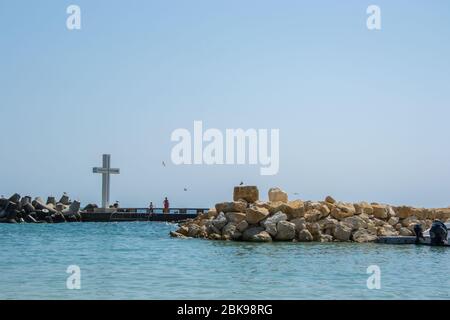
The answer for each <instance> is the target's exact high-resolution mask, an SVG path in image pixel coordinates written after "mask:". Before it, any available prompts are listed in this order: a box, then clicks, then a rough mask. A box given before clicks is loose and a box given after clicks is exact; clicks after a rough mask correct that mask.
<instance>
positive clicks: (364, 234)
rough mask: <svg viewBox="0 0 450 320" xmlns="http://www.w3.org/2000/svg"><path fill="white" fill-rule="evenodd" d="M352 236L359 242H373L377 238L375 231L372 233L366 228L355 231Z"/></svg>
mask: <svg viewBox="0 0 450 320" xmlns="http://www.w3.org/2000/svg"><path fill="white" fill-rule="evenodd" d="M352 237H353V241H355V242H358V243H365V242H373V241H375V240H377V236H376V235H374V234H373V233H370V232H369V231H368V230H366V229H360V230H358V231H356V232H355V233H353V235H352Z"/></svg>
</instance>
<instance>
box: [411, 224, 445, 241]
mask: <svg viewBox="0 0 450 320" xmlns="http://www.w3.org/2000/svg"><path fill="white" fill-rule="evenodd" d="M449 230H450V222H446V223H444V222H442V221H439V220H435V221H433V224H432V225H431V228H430V229H428V230H426V231H425V232H423V233H422V228H421V226H420V225H416V226H415V227H414V232H415V234H416V244H418V245H428V246H450V232H449Z"/></svg>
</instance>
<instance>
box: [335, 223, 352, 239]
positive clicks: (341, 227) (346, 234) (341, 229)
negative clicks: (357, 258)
mask: <svg viewBox="0 0 450 320" xmlns="http://www.w3.org/2000/svg"><path fill="white" fill-rule="evenodd" d="M351 235H352V229H351V228H349V227H348V226H346V225H345V224H338V225H336V228H335V229H334V234H333V236H334V238H335V239H336V240H339V241H349V240H350V236H351Z"/></svg>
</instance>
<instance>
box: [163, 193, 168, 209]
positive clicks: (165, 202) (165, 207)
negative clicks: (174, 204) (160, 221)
mask: <svg viewBox="0 0 450 320" xmlns="http://www.w3.org/2000/svg"><path fill="white" fill-rule="evenodd" d="M163 204H164V213H169V200H168V199H167V197H165V198H164V203H163Z"/></svg>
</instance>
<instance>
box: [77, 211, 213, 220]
mask: <svg viewBox="0 0 450 320" xmlns="http://www.w3.org/2000/svg"><path fill="white" fill-rule="evenodd" d="M208 210H209V209H205V208H171V209H169V212H168V213H164V209H162V208H155V209H153V210H152V211H151V212H150V209H148V208H118V209H106V210H103V211H102V209H95V210H88V211H85V212H82V213H81V217H82V221H83V222H130V221H166V222H181V221H185V220H187V219H193V218H195V217H196V216H197V215H198V214H199V213H203V212H208Z"/></svg>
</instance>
